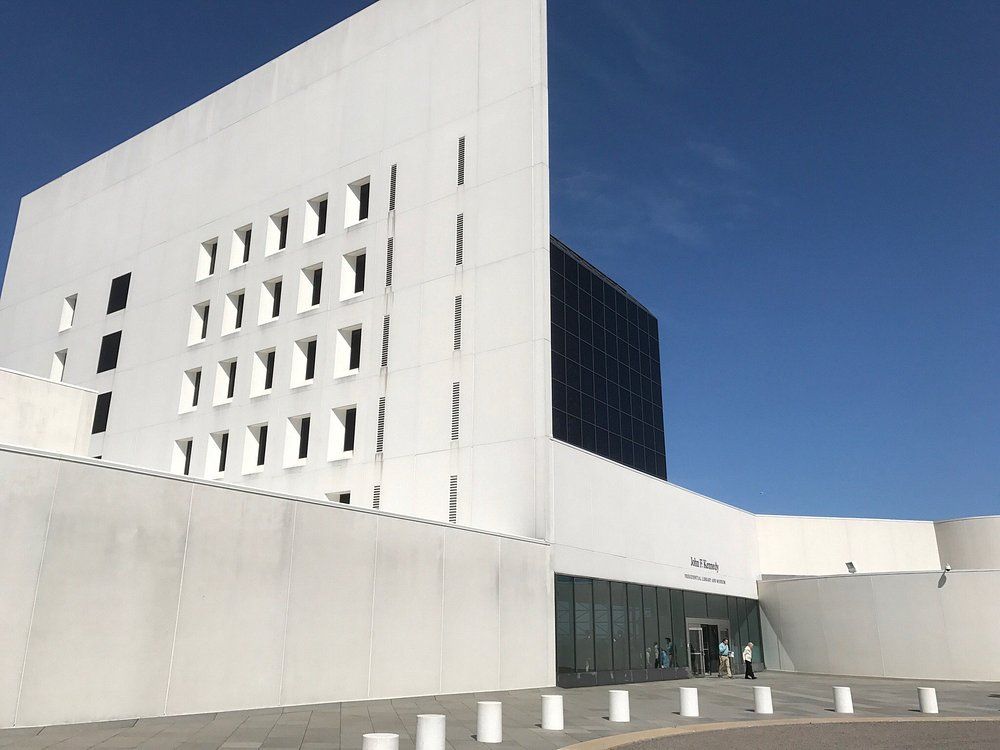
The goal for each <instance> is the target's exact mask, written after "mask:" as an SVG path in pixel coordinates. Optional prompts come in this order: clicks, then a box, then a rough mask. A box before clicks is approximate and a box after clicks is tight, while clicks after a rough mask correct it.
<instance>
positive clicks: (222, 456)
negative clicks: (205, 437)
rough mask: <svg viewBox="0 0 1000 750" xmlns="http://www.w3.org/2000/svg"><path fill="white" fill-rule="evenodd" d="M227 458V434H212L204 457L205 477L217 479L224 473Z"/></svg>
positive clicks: (224, 432)
mask: <svg viewBox="0 0 1000 750" xmlns="http://www.w3.org/2000/svg"><path fill="white" fill-rule="evenodd" d="M228 457H229V432H228V431H223V432H213V433H212V434H211V435H210V436H209V441H208V453H207V455H206V456H205V476H206V477H207V478H208V479H219V478H221V477H222V476H223V475H224V474H225V473H226V460H227V459H228Z"/></svg>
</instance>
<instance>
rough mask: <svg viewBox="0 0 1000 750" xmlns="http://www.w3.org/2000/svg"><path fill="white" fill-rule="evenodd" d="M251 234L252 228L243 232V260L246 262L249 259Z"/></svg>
mask: <svg viewBox="0 0 1000 750" xmlns="http://www.w3.org/2000/svg"><path fill="white" fill-rule="evenodd" d="M251 236H253V229H252V228H250V229H247V230H246V232H244V233H243V262H244V263H246V262H247V261H249V260H250V238H251Z"/></svg>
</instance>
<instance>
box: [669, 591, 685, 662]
mask: <svg viewBox="0 0 1000 750" xmlns="http://www.w3.org/2000/svg"><path fill="white" fill-rule="evenodd" d="M670 614H671V616H672V617H673V626H674V653H673V654H672V656H673V658H674V659H675V660H676V661H677V666H678V667H686V666H687V665H688V644H687V625H686V624H685V622H684V592H683V591H677V590H676V589H670Z"/></svg>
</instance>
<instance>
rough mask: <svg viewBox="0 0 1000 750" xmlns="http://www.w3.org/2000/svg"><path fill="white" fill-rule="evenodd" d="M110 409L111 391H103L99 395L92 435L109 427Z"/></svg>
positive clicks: (91, 430) (91, 429)
mask: <svg viewBox="0 0 1000 750" xmlns="http://www.w3.org/2000/svg"><path fill="white" fill-rule="evenodd" d="M109 411H111V391H108V392H107V393H102V394H100V395H98V397H97V405H96V407H95V408H94V424H93V426H92V427H91V428H90V434H91V435H96V434H97V433H99V432H104V431H105V430H107V429H108V412H109Z"/></svg>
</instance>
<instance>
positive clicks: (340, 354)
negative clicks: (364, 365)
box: [333, 325, 361, 378]
mask: <svg viewBox="0 0 1000 750" xmlns="http://www.w3.org/2000/svg"><path fill="white" fill-rule="evenodd" d="M360 368H361V326H360V325H356V326H350V327H349V328H341V329H340V330H339V331H337V346H336V351H335V352H334V373H333V375H334V377H338V378H339V377H344V376H345V375H353V374H355V373H357V372H358V370H359V369H360Z"/></svg>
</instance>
